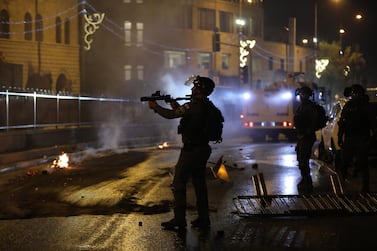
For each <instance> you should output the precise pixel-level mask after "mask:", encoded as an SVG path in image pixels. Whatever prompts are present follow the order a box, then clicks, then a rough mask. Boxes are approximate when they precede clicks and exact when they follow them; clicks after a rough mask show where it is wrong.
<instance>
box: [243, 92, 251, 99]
mask: <svg viewBox="0 0 377 251" xmlns="http://www.w3.org/2000/svg"><path fill="white" fill-rule="evenodd" d="M242 98H243V99H244V100H250V98H251V94H250V92H245V93H243V94H242Z"/></svg>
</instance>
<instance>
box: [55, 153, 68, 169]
mask: <svg viewBox="0 0 377 251" xmlns="http://www.w3.org/2000/svg"><path fill="white" fill-rule="evenodd" d="M68 163H69V157H68V155H67V154H66V153H63V154H61V155H60V156H59V158H58V159H57V160H54V162H53V163H52V165H51V168H67V167H68V166H69V164H68Z"/></svg>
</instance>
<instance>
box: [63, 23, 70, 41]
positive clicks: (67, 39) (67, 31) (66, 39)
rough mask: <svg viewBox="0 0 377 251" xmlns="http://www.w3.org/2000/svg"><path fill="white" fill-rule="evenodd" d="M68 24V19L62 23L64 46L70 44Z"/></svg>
mask: <svg viewBox="0 0 377 251" xmlns="http://www.w3.org/2000/svg"><path fill="white" fill-rule="evenodd" d="M70 33H71V31H70V22H69V19H68V18H67V19H65V22H64V43H65V44H69V43H70V42H71V39H70Z"/></svg>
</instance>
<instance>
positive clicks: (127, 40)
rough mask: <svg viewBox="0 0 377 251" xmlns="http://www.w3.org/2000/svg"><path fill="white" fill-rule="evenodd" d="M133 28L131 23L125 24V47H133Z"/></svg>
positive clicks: (126, 22)
mask: <svg viewBox="0 0 377 251" xmlns="http://www.w3.org/2000/svg"><path fill="white" fill-rule="evenodd" d="M131 28H132V24H131V22H130V21H125V22H124V43H125V46H131Z"/></svg>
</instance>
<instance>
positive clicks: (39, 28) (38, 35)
mask: <svg viewBox="0 0 377 251" xmlns="http://www.w3.org/2000/svg"><path fill="white" fill-rule="evenodd" d="M35 40H37V41H38V42H42V41H43V19H42V16H41V15H39V14H37V16H36V18H35Z"/></svg>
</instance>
